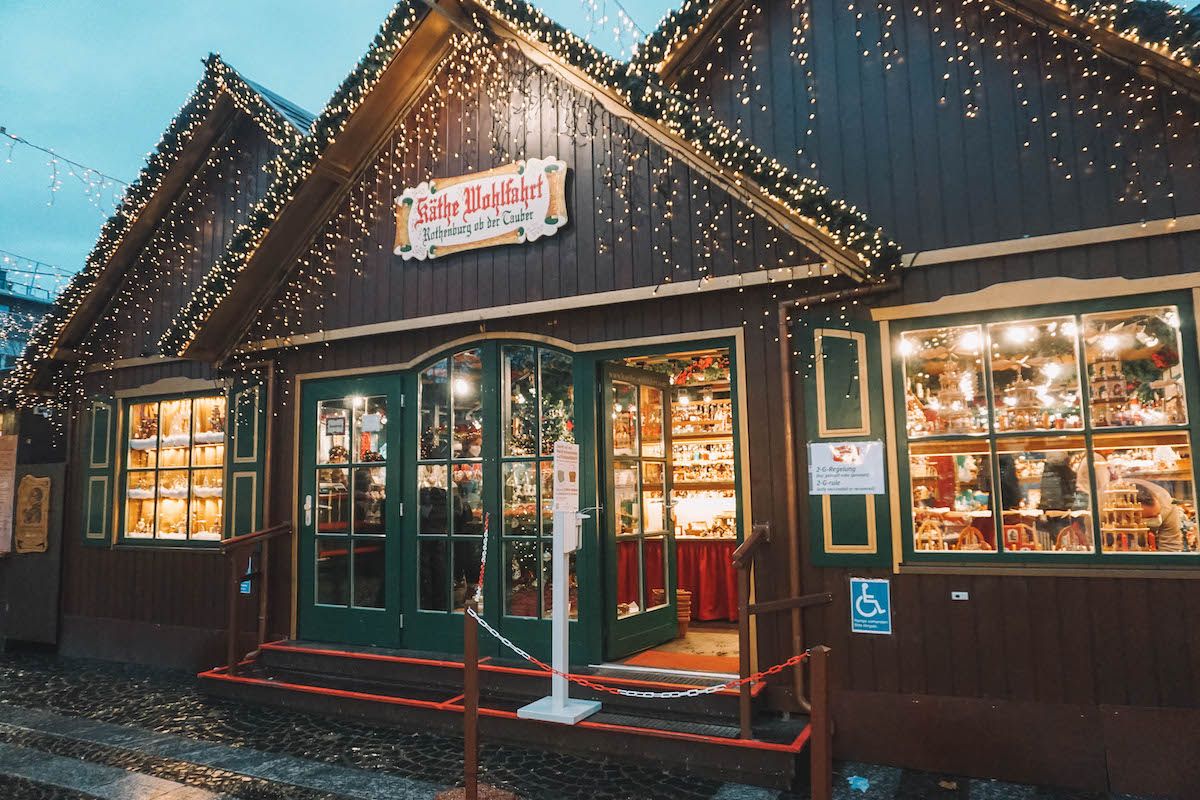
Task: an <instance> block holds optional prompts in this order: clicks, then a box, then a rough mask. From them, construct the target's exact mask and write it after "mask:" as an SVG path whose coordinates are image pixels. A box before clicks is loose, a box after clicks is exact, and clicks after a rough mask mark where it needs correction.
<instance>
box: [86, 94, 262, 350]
mask: <svg viewBox="0 0 1200 800" xmlns="http://www.w3.org/2000/svg"><path fill="white" fill-rule="evenodd" d="M277 151H278V147H277V146H276V145H274V144H272V143H271V142H270V141H269V140H268V139H267V137H266V134H264V133H263V131H262V129H261V128H260V127H259V126H258V124H257V123H255V122H254V121H253V120H251V119H250V118H249V117H247V116H245V115H243V114H239V115H237V116H236V117H235V118H234V120H233V121H232V122H231V123H230V124H229V127H228V128H227V129H226V130H225V131H224V132H222V134H221V135H220V136H219V137H218V138H217V140H216V142H215V143H214V145H213V147H212V150H211V151H210V153H209V157H208V159H207V161H205V162H204V163H203V164H202V165H201V167H200V168H199V169H198V170H197V172H196V174H195V175H193V176H192V179H191V181H190V182H189V183H188V184H187V187H186V188H185V189H184V191H183V192H182V193H181V194H180V195H179V197H178V198H177V199H176V200H175V202H174V204H173V206H172V207H171V209H170V210H169V211H168V213H167V214H166V216H165V217H164V218H163V220H162V222H161V223H160V224H159V227H158V230H157V231H155V233H154V235H153V236H152V237H151V239H150V241H149V243H148V244H147V245H146V247H145V248H144V249H143V251H142V252H141V254H140V255H139V256H138V258H137V260H136V261H135V262H134V264H133V265H132V266H131V267H130V269H129V272H128V274H127V276H126V278H125V280H124V281H123V282H122V284H121V288H120V289H119V290H118V291H117V292H116V293H115V294H114V296H113V298H112V304H111V305H110V306H109V308H108V309H107V311H106V314H105V316H104V317H102V318H101V321H100V322H99V323H98V324H97V325H96V327H95V328H94V329H93V331H92V334H91V336H90V337H89V340H88V343H89V347H90V352H91V353H92V354H93V357H94V358H95V359H97V360H100V359H104V358H138V357H142V356H150V355H155V354H157V353H158V339H159V337H160V336H162V334H163V331H165V330H166V329H167V326H168V325H170V323H171V320H172V319H173V318H174V316H175V315H176V314H177V313H178V312H179V310H180V309H181V308H183V306H184V304H185V303H187V301H188V299H189V298H190V297H191V294H192V291H193V290H194V289H195V288H196V286H197V285H199V283H200V281H201V280H202V279H203V278H204V276H205V275H206V274H207V273H208V271H209V270H210V269H211V268H212V266H213V264H214V263H215V262H216V260H217V259H218V258H220V256H221V254H222V253H223V252H224V251H225V247H226V245H227V244H228V243H229V240H230V239H231V238H233V234H234V232H235V231H236V230H237V229H238V226H240V225H241V224H242V223H243V222H245V220H246V218H247V216H249V213H250V211H251V210H252V209H253V208H254V205H255V203H256V202H257V201H258V199H259V198H260V197H262V195H263V194H264V193H265V192H266V190H267V187H268V186H269V185H270V182H271V180H272V176H271V175H269V174H267V173H266V172H265V171H264V170H263V167H264V166H266V164H267V163H269V162H270V160H271V159H272V158H273V157H274V155H275V154H276V152H277Z"/></svg>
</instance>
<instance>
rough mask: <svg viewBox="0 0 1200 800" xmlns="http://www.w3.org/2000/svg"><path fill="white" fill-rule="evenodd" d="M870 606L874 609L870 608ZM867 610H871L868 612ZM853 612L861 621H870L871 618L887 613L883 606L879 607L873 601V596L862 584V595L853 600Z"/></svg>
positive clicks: (876, 601)
mask: <svg viewBox="0 0 1200 800" xmlns="http://www.w3.org/2000/svg"><path fill="white" fill-rule="evenodd" d="M872 606H874V608H871V607H872ZM868 608H870V609H871V610H870V611H868V610H867V609H868ZM854 612H855V613H856V614H858V615H859V616H860V617H862V618H863V619H870V618H871V617H877V616H879V615H880V614H886V613H887V611H885V610H884V608H883V606H881V605H879V601H878V600H876V599H875V596H874V595H873V594H871V593H870V592H868V591H867V584H865V583H864V584H862V594H861V595H859V596H858V597H856V598H855V600H854Z"/></svg>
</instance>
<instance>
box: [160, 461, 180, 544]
mask: <svg viewBox="0 0 1200 800" xmlns="http://www.w3.org/2000/svg"><path fill="white" fill-rule="evenodd" d="M187 505H188V471H187V470H186V469H179V470H169V471H163V472H160V473H158V521H157V530H156V533H157V537H158V538H159V539H186V538H187V535H188V530H187V523H188V520H187Z"/></svg>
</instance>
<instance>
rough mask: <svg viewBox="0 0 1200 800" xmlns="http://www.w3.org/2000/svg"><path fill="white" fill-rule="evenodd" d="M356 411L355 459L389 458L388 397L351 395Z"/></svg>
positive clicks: (364, 461)
mask: <svg viewBox="0 0 1200 800" xmlns="http://www.w3.org/2000/svg"><path fill="white" fill-rule="evenodd" d="M350 401H351V402H350V405H351V408H352V409H353V411H354V436H355V439H354V448H353V453H352V454H353V456H354V460H355V461H357V462H359V463H368V464H370V463H373V462H376V461H385V460H387V422H388V417H387V398H386V397H351V398H350Z"/></svg>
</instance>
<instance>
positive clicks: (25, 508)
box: [16, 475, 50, 553]
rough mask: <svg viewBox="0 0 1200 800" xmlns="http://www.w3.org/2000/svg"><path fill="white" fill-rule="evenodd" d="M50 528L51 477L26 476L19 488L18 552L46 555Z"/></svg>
mask: <svg viewBox="0 0 1200 800" xmlns="http://www.w3.org/2000/svg"><path fill="white" fill-rule="evenodd" d="M49 527H50V477H49V476H48V475H46V476H41V477H38V476H34V475H26V476H25V477H23V478H21V483H20V485H19V486H18V487H17V522H16V551H17V552H18V553H44V552H46V547H47V544H48V542H47V538H48V534H49Z"/></svg>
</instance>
